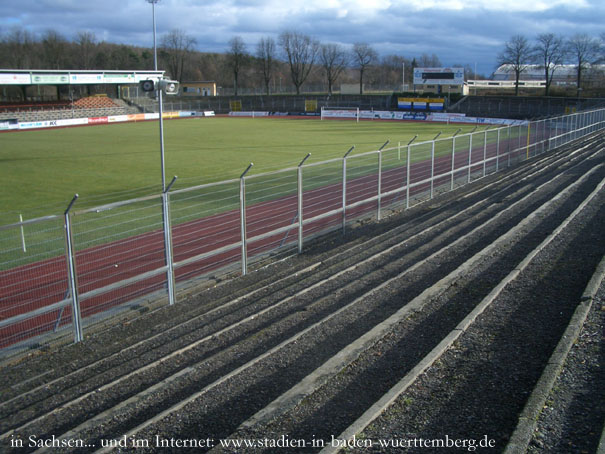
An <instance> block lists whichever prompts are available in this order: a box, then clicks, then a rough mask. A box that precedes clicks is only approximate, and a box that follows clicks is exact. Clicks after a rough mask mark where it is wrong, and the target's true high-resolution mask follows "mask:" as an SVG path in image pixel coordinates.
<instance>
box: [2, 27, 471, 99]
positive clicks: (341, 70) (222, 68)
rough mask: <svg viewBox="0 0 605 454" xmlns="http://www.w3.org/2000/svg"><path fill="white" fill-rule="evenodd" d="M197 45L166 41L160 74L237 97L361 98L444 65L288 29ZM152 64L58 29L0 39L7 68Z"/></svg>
mask: <svg viewBox="0 0 605 454" xmlns="http://www.w3.org/2000/svg"><path fill="white" fill-rule="evenodd" d="M196 45H197V42H196V40H195V38H193V37H192V36H190V35H188V34H187V33H186V32H184V31H183V30H180V29H175V30H172V31H170V32H168V33H165V34H163V35H161V36H160V38H159V41H158V69H160V70H165V71H166V72H167V76H168V77H170V78H172V79H175V80H179V81H181V82H183V81H214V82H216V83H217V85H218V86H219V87H223V88H228V89H229V90H231V87H232V90H233V93H234V94H236V95H237V94H238V91H239V90H241V89H242V88H246V89H249V90H250V89H255V90H256V91H258V92H264V93H267V94H269V93H275V92H284V91H286V87H287V88H290V87H291V88H292V89H293V90H294V91H296V93H300V91H301V87H302V86H303V84H309V85H311V86H313V87H323V91H327V92H328V93H330V94H332V92H333V91H334V90H335V89H336V87H337V84H339V83H347V84H358V85H359V92H360V93H363V88H364V84H367V85H370V86H375V87H385V88H387V89H390V90H397V89H400V88H401V86H402V84H404V83H405V84H408V85H409V86H411V84H412V78H413V74H412V73H413V68H414V67H440V66H442V63H441V61H440V60H439V58H438V57H437V56H436V55H435V54H433V55H427V54H423V55H421V56H419V57H414V58H406V57H403V56H400V55H386V56H383V57H379V56H378V53H377V52H376V50H375V49H374V48H373V47H372V46H371V45H370V44H368V43H363V42H359V43H355V44H354V45H353V46H352V47H351V48H350V49H349V48H346V47H344V46H342V45H340V44H335V43H320V42H319V41H318V40H317V39H315V38H313V37H312V36H309V35H306V34H302V33H299V32H294V31H284V32H282V33H280V34H279V36H278V37H277V39H274V38H273V37H263V38H261V39H260V40H259V42H258V43H257V44H256V46H255V47H254V48H252V49H249V48H248V47H247V46H246V44H245V43H244V41H243V39H242V38H241V37H239V36H235V37H233V38H232V39H231V40H230V41H229V43H228V49H227V50H226V52H224V53H208V52H199V51H197V50H196ZM153 59H154V55H153V49H152V48H146V47H139V46H132V45H127V44H115V43H108V42H105V41H99V40H97V38H96V37H95V35H94V34H93V33H91V32H87V31H81V32H77V33H76V34H75V35H74V37H73V38H72V39H68V38H66V37H64V36H62V35H61V34H60V33H58V32H57V31H54V30H47V31H46V32H45V33H43V34H42V35H41V36H35V35H33V34H32V33H30V32H28V31H27V30H24V29H21V28H15V29H12V30H10V31H8V32H5V33H4V34H2V35H0V67H3V68H10V69H62V70H70V69H79V70H90V69H95V70H150V69H152V68H153V67H154V65H153ZM454 66H461V67H465V71H466V72H467V75H468V76H469V77H475V75H474V73H473V71H472V68H471V65H468V64H466V65H465V64H460V65H454ZM404 68H405V69H404ZM404 76H405V80H403V77H404ZM278 87H279V88H278Z"/></svg>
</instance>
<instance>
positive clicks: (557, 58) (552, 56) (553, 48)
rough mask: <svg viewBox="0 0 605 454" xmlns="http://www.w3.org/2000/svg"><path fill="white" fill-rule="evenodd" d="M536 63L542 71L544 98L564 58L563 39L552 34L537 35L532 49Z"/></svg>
mask: <svg viewBox="0 0 605 454" xmlns="http://www.w3.org/2000/svg"><path fill="white" fill-rule="evenodd" d="M534 55H535V58H536V61H537V62H538V63H539V64H540V66H541V67H542V69H543V70H544V79H545V80H546V87H545V89H544V96H548V93H549V91H550V85H551V83H552V79H553V76H554V75H555V71H556V69H557V67H558V66H560V65H561V64H563V60H564V58H565V45H564V41H563V38H561V37H559V36H556V35H555V34H554V33H542V34H540V35H538V38H537V44H536V46H535V47H534Z"/></svg>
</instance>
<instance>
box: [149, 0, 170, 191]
mask: <svg viewBox="0 0 605 454" xmlns="http://www.w3.org/2000/svg"><path fill="white" fill-rule="evenodd" d="M145 1H146V2H147V3H151V11H152V13H153V69H154V70H155V71H157V70H158V48H157V41H156V25H155V5H156V3H159V1H160V0H145ZM156 89H157V91H156V95H157V98H158V106H159V109H158V110H159V115H160V160H161V167H162V191H165V190H166V171H165V159H164V119H163V116H164V115H163V114H164V113H163V106H162V90H161V89H160V84H159V83H157V84H156Z"/></svg>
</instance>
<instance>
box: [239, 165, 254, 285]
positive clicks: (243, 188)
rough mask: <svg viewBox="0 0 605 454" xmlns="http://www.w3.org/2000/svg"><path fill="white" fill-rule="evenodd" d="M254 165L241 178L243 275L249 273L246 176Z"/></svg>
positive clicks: (240, 205) (240, 209)
mask: <svg viewBox="0 0 605 454" xmlns="http://www.w3.org/2000/svg"><path fill="white" fill-rule="evenodd" d="M253 165H254V164H253V163H252V162H251V163H250V165H249V166H248V168H247V169H246V170H244V173H242V175H241V176H240V177H239V213H240V215H239V218H240V235H241V241H242V274H243V275H246V273H247V272H248V245H247V243H246V180H245V176H246V174H247V173H248V171H249V170H250V169H251V168H252V166H253Z"/></svg>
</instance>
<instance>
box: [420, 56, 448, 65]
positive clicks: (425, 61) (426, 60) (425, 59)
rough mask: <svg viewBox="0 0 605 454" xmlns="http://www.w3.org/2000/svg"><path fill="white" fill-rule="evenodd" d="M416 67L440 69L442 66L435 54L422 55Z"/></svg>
mask: <svg viewBox="0 0 605 454" xmlns="http://www.w3.org/2000/svg"><path fill="white" fill-rule="evenodd" d="M418 66H419V67H421V68H440V67H441V66H443V65H442V64H441V60H439V57H437V55H436V54H432V55H428V54H422V56H421V57H420V59H419V61H418Z"/></svg>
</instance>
